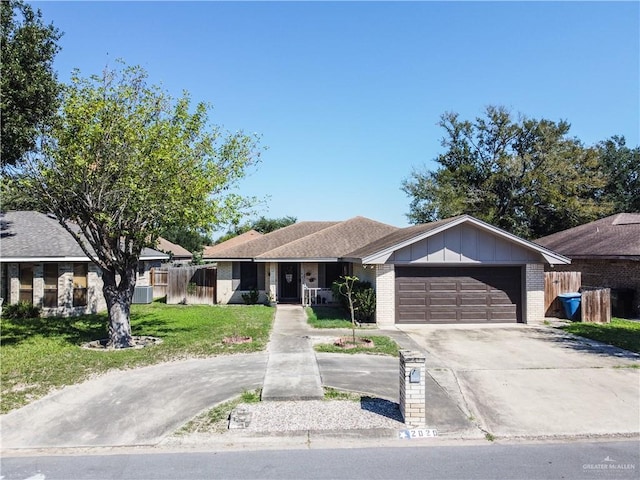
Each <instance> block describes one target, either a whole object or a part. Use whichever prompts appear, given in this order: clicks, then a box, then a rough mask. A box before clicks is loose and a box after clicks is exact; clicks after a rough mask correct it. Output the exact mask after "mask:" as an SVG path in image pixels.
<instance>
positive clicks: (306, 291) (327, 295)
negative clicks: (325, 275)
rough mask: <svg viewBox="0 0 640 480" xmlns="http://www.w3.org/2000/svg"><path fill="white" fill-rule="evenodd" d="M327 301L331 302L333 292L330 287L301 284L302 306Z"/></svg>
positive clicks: (325, 302)
mask: <svg viewBox="0 0 640 480" xmlns="http://www.w3.org/2000/svg"><path fill="white" fill-rule="evenodd" d="M327 303H333V293H332V292H331V289H330V288H315V287H308V286H307V285H306V284H304V283H303V284H302V305H303V306H304V307H309V306H311V305H323V304H327Z"/></svg>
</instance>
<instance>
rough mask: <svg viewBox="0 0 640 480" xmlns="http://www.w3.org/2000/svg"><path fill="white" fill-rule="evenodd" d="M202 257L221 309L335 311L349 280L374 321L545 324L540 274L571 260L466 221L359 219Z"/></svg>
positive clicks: (296, 229)
mask: <svg viewBox="0 0 640 480" xmlns="http://www.w3.org/2000/svg"><path fill="white" fill-rule="evenodd" d="M234 242H235V243H233V244H230V245H228V244H226V242H224V243H222V244H220V245H218V246H216V247H215V248H212V249H209V250H207V249H205V253H204V260H206V261H215V262H217V266H218V280H217V296H218V301H219V302H221V303H242V294H243V293H246V292H248V291H250V290H258V291H259V292H260V295H261V299H263V300H264V299H265V297H267V296H268V297H270V298H271V299H275V300H277V301H279V302H296V303H302V304H304V305H313V304H323V303H331V302H332V300H333V296H332V293H331V284H332V283H333V281H334V280H336V279H338V278H339V277H340V276H341V275H355V276H357V277H358V278H359V279H360V280H363V281H368V282H370V283H371V285H372V286H373V287H374V288H375V291H376V303H377V309H376V322H377V324H378V325H380V326H385V325H386V326H389V325H394V324H396V323H416V324H420V323H477V322H521V323H531V322H535V321H541V320H543V318H544V268H545V266H546V265H566V264H569V263H570V260H569V259H568V258H566V257H564V256H562V255H559V254H557V253H555V252H553V251H551V250H548V249H547V248H545V247H542V246H540V245H536V244H534V243H532V242H529V241H527V240H524V239H522V238H519V237H517V236H515V235H512V234H510V233H508V232H505V231H504V230H501V229H499V228H496V227H494V226H492V225H489V224H487V223H485V222H482V221H480V220H478V219H476V218H473V217H471V216H468V215H462V216H458V217H454V218H449V219H446V220H441V221H438V222H433V223H429V224H423V225H414V226H412V227H407V228H397V227H393V226H391V225H386V224H383V223H380V222H376V221H374V220H370V219H368V218H363V217H355V218H352V219H350V220H346V221H342V222H299V223H295V224H293V225H290V226H288V227H284V228H281V229H279V230H276V231H274V232H271V233H268V234H265V235H257V236H252V237H249V238H245V239H242V241H237V240H235V241H234Z"/></svg>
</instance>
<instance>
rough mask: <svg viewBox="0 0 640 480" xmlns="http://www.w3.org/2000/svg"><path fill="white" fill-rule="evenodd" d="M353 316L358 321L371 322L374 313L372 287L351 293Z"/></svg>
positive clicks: (374, 304)
mask: <svg viewBox="0 0 640 480" xmlns="http://www.w3.org/2000/svg"><path fill="white" fill-rule="evenodd" d="M353 304H354V307H355V312H354V313H355V317H356V320H358V321H359V322H371V321H373V319H374V316H375V314H376V292H375V290H374V289H373V288H365V289H364V290H358V291H356V292H354V294H353Z"/></svg>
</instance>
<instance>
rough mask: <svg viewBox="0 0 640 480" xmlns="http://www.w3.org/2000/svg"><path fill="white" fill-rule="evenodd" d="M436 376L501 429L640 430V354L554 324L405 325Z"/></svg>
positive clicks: (469, 409) (472, 412) (539, 432)
mask: <svg viewBox="0 0 640 480" xmlns="http://www.w3.org/2000/svg"><path fill="white" fill-rule="evenodd" d="M401 330H403V331H405V332H406V333H408V334H409V335H410V336H411V337H412V338H413V340H414V341H416V342H417V343H418V344H419V345H421V346H422V347H423V348H424V349H425V350H426V351H427V369H428V372H429V373H430V374H431V376H432V377H433V378H434V379H435V380H436V382H437V383H439V384H440V386H441V387H443V388H444V389H445V391H447V393H448V394H449V395H450V396H451V397H452V398H454V399H455V400H456V401H457V403H458V404H459V406H460V408H461V409H462V410H463V411H464V412H466V413H467V414H468V415H469V416H470V417H471V418H472V419H473V420H474V421H475V422H476V423H477V424H478V425H479V427H480V428H482V429H484V430H486V431H487V432H490V433H491V434H493V435H495V436H498V437H518V436H540V437H549V436H582V435H585V436H586V435H612V434H614V435H615V434H620V435H630V434H631V435H633V434H636V435H637V434H638V433H639V432H640V369H639V367H640V356H638V355H636V354H633V353H631V352H627V351H625V350H621V349H617V348H613V347H607V346H603V345H602V344H598V343H597V342H591V341H588V340H584V339H581V338H578V337H574V336H571V335H568V334H565V333H563V332H561V331H560V330H557V329H553V328H550V327H544V326H539V327H533V326H525V325H513V326H497V327H496V326H487V327H484V326H465V327H459V326H402V327H401Z"/></svg>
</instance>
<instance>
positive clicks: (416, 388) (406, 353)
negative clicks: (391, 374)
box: [400, 350, 427, 427]
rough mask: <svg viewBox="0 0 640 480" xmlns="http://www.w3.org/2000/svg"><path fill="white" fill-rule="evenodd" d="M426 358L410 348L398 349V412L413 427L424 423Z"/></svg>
mask: <svg viewBox="0 0 640 480" xmlns="http://www.w3.org/2000/svg"><path fill="white" fill-rule="evenodd" d="M426 373H427V372H426V358H425V356H424V354H422V353H419V352H414V351H411V350H400V413H401V414H402V418H403V419H404V423H406V424H407V425H410V426H413V427H419V426H424V425H425V424H426V421H427V420H426V410H425V408H426V405H425V401H426V388H425V385H426V381H425V375H426Z"/></svg>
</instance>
